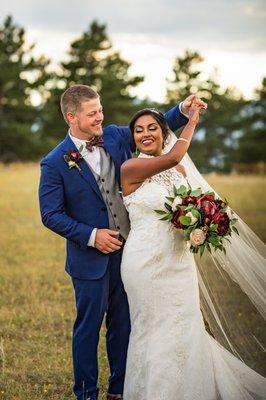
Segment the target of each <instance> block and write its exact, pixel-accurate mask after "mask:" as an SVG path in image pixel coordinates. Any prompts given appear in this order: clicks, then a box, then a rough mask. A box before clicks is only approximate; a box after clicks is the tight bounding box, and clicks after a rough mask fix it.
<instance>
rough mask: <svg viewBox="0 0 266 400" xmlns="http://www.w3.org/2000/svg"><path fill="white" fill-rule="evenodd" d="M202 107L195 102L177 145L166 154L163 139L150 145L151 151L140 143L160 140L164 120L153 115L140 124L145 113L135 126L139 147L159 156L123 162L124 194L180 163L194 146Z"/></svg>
mask: <svg viewBox="0 0 266 400" xmlns="http://www.w3.org/2000/svg"><path fill="white" fill-rule="evenodd" d="M201 108H202V107H201V106H198V105H197V104H196V103H195V104H192V105H191V107H190V111H189V120H188V123H187V124H186V126H185V127H184V129H183V131H182V133H181V135H180V137H179V139H177V142H176V143H175V145H174V146H173V147H172V149H171V150H170V151H169V152H168V153H166V154H162V145H161V147H160V144H159V143H158V145H157V148H155V146H153V148H152V147H151V146H149V145H148V146H147V151H145V149H143V148H141V149H140V148H139V146H138V144H139V145H140V146H141V145H142V144H143V145H144V147H145V142H146V143H148V142H149V140H150V143H151V144H152V143H154V142H156V139H157V141H158V133H155V132H156V130H158V129H160V126H159V125H160V124H158V122H157V121H156V119H154V121H152V120H151V119H153V118H151V119H150V120H148V121H147V123H144V124H139V122H138V121H140V118H141V117H140V118H137V119H136V120H135V121H134V124H133V126H132V134H133V136H134V139H135V142H136V146H137V148H138V149H139V150H140V151H141V152H142V153H146V154H148V155H151V156H156V157H151V158H132V159H130V160H127V161H126V162H125V163H124V164H123V165H122V167H121V185H122V191H123V194H124V195H128V194H130V193H131V192H133V191H135V190H136V189H137V188H138V187H139V186H140V185H141V184H142V182H144V180H145V179H147V178H150V177H151V176H153V175H155V174H158V173H159V172H162V171H165V170H167V169H169V168H172V167H174V166H176V165H177V164H178V163H179V162H180V161H181V160H182V158H183V157H184V155H185V154H186V152H187V150H188V148H189V146H190V142H191V139H192V136H193V134H194V131H195V128H196V126H197V123H198V121H199V113H200V110H201ZM154 112H156V111H154ZM158 115H159V113H158ZM142 116H145V114H142ZM154 116H155V114H154ZM150 117H152V114H150ZM140 122H141V121H140ZM149 147H150V148H149ZM159 147H160V148H159Z"/></svg>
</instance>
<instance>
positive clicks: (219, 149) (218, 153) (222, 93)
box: [167, 51, 243, 172]
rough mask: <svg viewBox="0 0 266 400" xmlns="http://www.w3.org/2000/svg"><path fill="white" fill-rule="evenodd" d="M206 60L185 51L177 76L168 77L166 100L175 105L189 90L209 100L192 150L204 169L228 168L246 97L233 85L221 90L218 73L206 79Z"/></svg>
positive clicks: (218, 169)
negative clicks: (204, 63) (169, 79)
mask: <svg viewBox="0 0 266 400" xmlns="http://www.w3.org/2000/svg"><path fill="white" fill-rule="evenodd" d="M203 61H204V59H203V57H202V56H201V55H200V54H199V53H198V52H193V51H186V52H185V54H184V55H183V56H181V57H179V58H177V59H176V61H175V64H174V68H173V72H174V79H173V80H172V81H168V90H167V100H168V104H169V105H173V104H175V103H176V102H177V101H180V100H182V99H184V98H185V97H186V96H188V95H190V94H197V95H198V96H200V97H201V98H202V99H203V100H204V101H206V102H207V103H208V109H207V111H206V112H204V113H203V114H202V116H201V119H200V123H199V126H198V127H197V131H196V134H195V140H194V142H193V144H192V146H191V148H190V151H189V153H190V155H191V157H192V158H193V160H194V162H195V163H196V165H197V167H198V168H200V169H201V171H203V172H208V171H211V170H217V171H229V170H230V162H231V155H232V151H233V149H234V144H235V141H234V133H235V131H237V130H238V129H239V127H240V126H241V123H240V117H239V113H240V109H241V107H242V106H243V99H242V98H241V96H239V94H238V93H235V91H234V90H232V89H229V88H227V89H225V90H222V88H221V87H220V85H219V84H218V83H217V78H216V73H214V74H212V75H211V76H209V77H207V79H204V77H203V73H202V70H201V63H202V62H203Z"/></svg>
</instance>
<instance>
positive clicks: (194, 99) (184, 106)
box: [181, 94, 208, 116]
mask: <svg viewBox="0 0 266 400" xmlns="http://www.w3.org/2000/svg"><path fill="white" fill-rule="evenodd" d="M192 103H193V104H194V105H196V106H198V107H199V108H201V109H202V110H206V109H207V107H208V106H207V103H205V102H204V101H202V100H201V99H200V98H199V97H198V96H196V95H194V94H191V95H190V96H188V97H187V98H186V99H185V100H183V101H182V103H181V111H182V113H183V114H185V115H187V116H188V115H189V109H190V107H191V105H192Z"/></svg>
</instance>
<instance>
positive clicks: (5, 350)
mask: <svg viewBox="0 0 266 400" xmlns="http://www.w3.org/2000/svg"><path fill="white" fill-rule="evenodd" d="M38 178H39V169H38V166H37V165H36V164H24V165H22V164H21V165H14V166H11V167H3V166H0V182H1V187H0V194H1V195H0V221H1V222H0V224H1V226H0V310H1V312H0V399H3V400H11V399H12V400H37V399H38V400H41V399H49V400H70V399H74V397H72V366H71V334H72V333H71V332H72V322H73V319H74V312H75V309H74V301H73V292H72V287H71V283H70V279H69V278H68V276H67V275H66V274H65V272H64V259H65V250H64V248H65V243H64V240H63V239H62V238H60V237H58V236H57V235H55V234H53V233H51V232H50V231H48V230H46V229H45V228H43V227H42V224H41V222H40V217H39V210H38V201H37V186H38ZM208 180H209V182H210V183H211V184H212V185H213V186H214V187H215V189H216V190H217V192H218V193H219V194H221V195H223V196H226V197H227V199H228V200H229V202H230V204H231V206H232V207H233V208H234V209H235V210H236V211H237V212H238V213H239V214H240V216H241V217H242V218H243V219H244V220H245V221H246V222H247V223H248V224H249V225H250V226H251V227H252V229H254V231H255V232H256V233H257V234H258V235H259V236H260V237H261V238H262V239H263V240H264V241H266V202H265V193H266V182H265V179H264V178H263V177H258V176H233V177H232V176H209V177H208ZM99 358H100V368H101V374H100V388H101V396H100V399H104V398H105V397H104V390H105V387H106V380H107V359H106V355H105V351H104V341H103V334H102V340H101V345H100V357H99Z"/></svg>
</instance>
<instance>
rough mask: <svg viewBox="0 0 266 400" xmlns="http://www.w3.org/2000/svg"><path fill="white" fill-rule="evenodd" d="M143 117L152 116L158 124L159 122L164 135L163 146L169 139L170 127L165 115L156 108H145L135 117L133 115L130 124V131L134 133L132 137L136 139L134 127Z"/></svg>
mask: <svg viewBox="0 0 266 400" xmlns="http://www.w3.org/2000/svg"><path fill="white" fill-rule="evenodd" d="M143 115H151V116H152V117H153V118H154V119H155V120H156V122H158V124H159V126H160V128H161V129H162V133H163V145H164V144H165V141H166V139H167V136H168V135H169V132H170V129H169V126H168V124H167V122H166V119H165V117H164V115H163V113H162V112H161V111H159V110H156V108H143V109H142V110H139V111H138V112H136V114H135V115H133V117H132V119H131V121H130V122H129V129H130V131H131V133H132V136H133V138H134V127H135V123H136V121H137V119H139V118H140V117H142V116H143Z"/></svg>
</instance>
